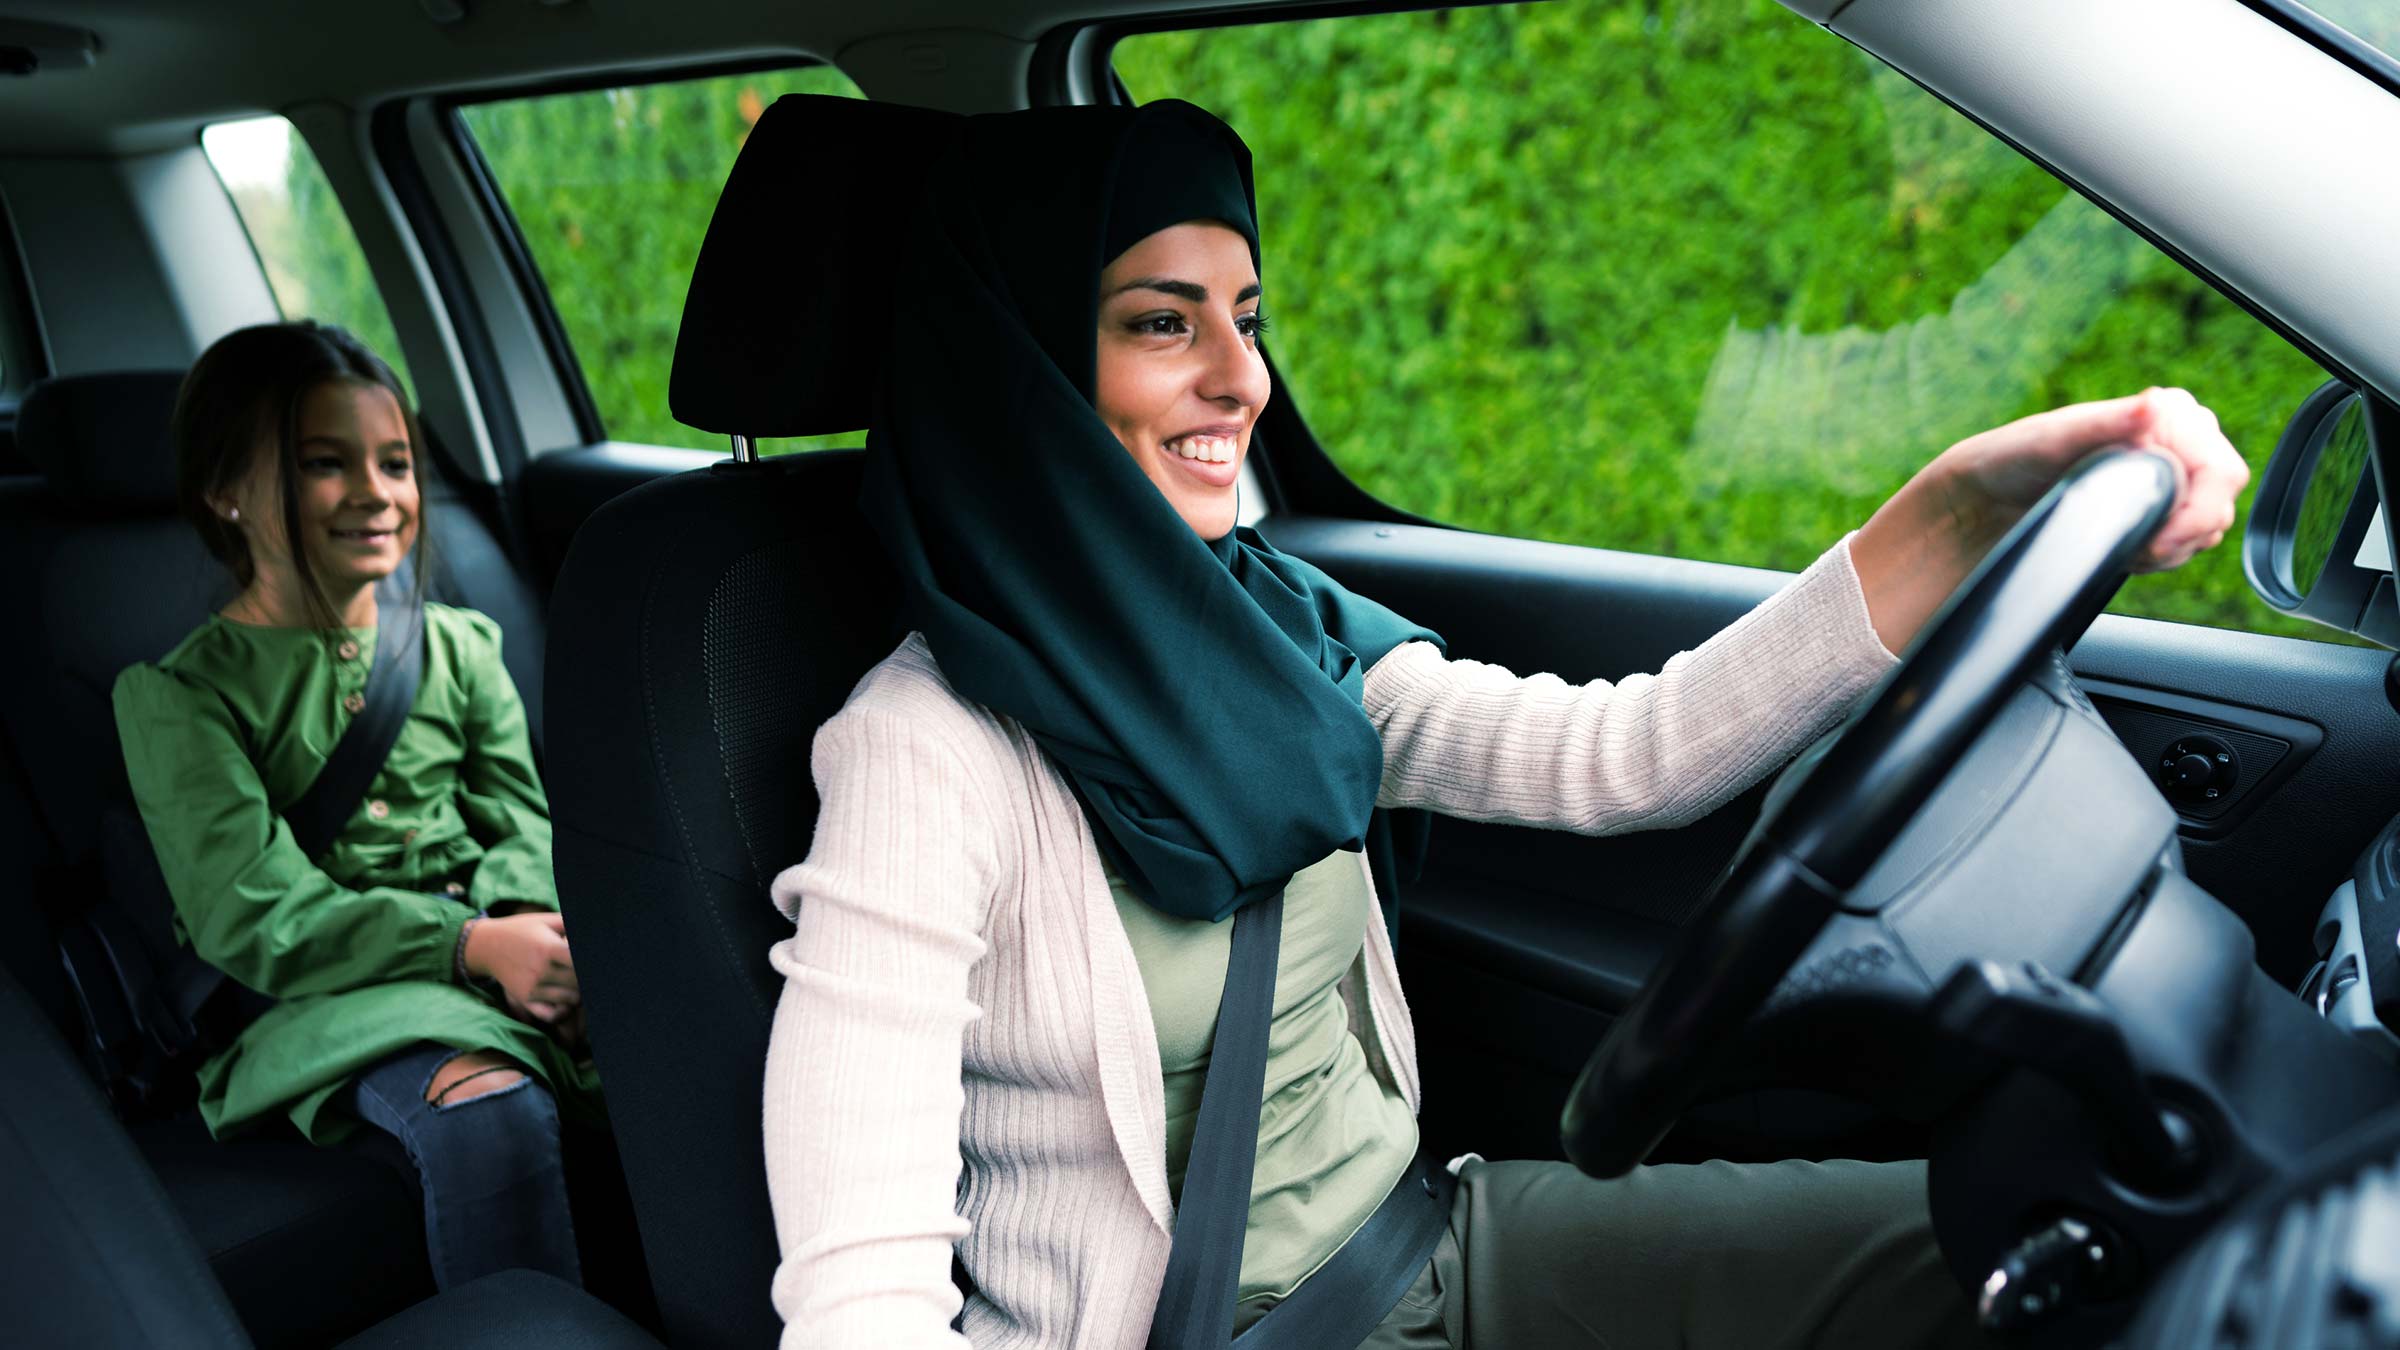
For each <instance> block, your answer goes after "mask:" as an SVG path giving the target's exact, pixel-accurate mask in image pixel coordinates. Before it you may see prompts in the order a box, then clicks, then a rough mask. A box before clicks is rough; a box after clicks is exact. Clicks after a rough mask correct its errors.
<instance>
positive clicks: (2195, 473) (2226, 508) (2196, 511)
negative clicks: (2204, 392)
mask: <svg viewBox="0 0 2400 1350" xmlns="http://www.w3.org/2000/svg"><path fill="white" fill-rule="evenodd" d="M2141 398H2142V399H2143V400H2144V401H2145V403H2146V404H2147V406H2148V408H2149V424H2148V426H2147V427H2146V428H2145V430H2144V431H2143V432H2142V433H2140V434H2138V435H2136V436H2134V437H2132V438H2131V440H2132V442H2133V443H2134V444H2136V445H2139V446H2141V447H2143V448H2144V449H2150V450H2156V451H2159V452H2160V453H2162V454H2164V455H2166V456H2167V457H2168V458H2169V459H2170V460H2172V461H2173V462H2174V464H2175V466H2176V469H2177V471H2178V476H2179V477H2180V478H2181V479H2182V490H2181V491H2180V492H2179V493H2178V494H2177V497H2176V502H2175V508H2174V510H2173V511H2171V512H2169V513H2168V516H2167V520H2166V523H2165V524H2164V525H2162V526H2160V527H2159V531H2158V533H2157V534H2156V535H2155V536H2153V538H2152V539H2151V542H2150V546H2149V548H2148V549H2147V550H2145V551H2144V554H2143V557H2142V560H2141V562H2140V564H2139V566H2140V568H2141V570H2144V571H2165V570H2167V569H2170V568H2175V567H2180V566H2182V565H2183V564H2184V563H2185V562H2187V561H2189V560H2190V559H2191V557H2192V556H2193V555H2194V554H2196V553H2198V552H2200V551H2201V550H2203V549H2208V548H2213V547H2215V546H2216V545H2217V544H2218V543H2219V542H2221V541H2222V540H2223V539H2224V537H2225V532H2226V531H2227V530H2229V529H2231V528H2232V527H2233V522H2234V519H2235V512H2234V502H2235V500H2236V499H2237V498H2239V497H2240V496H2241V492H2242V489H2243V488H2245V487H2247V486H2249V483H2250V466H2249V465H2248V464H2247V463H2245V462H2244V461H2243V459H2242V457H2241V454H2240V452H2238V451H2236V450H2235V449H2234V448H2233V443H2232V442H2231V441H2229V440H2227V439H2226V438H2225V433H2224V430H2223V429H2222V428H2221V427H2219V426H2218V424H2217V415H2216V414H2215V413H2213V412H2210V411H2209V410H2208V409H2207V408H2206V407H2204V406H2202V405H2201V403H2200V402H2199V400H2197V399H2195V398H2193V397H2192V396H2191V394H2190V393H2189V392H2188V391H2186V390H2182V389H2152V390H2147V391H2145V392H2144V393H2143V394H2142V395H2141Z"/></svg>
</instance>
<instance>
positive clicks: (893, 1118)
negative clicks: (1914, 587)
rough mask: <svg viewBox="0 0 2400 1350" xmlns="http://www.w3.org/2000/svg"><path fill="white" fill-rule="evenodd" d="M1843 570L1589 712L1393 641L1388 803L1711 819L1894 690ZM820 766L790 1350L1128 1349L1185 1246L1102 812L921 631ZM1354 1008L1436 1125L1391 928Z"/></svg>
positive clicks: (1606, 688) (1847, 567) (1590, 696)
mask: <svg viewBox="0 0 2400 1350" xmlns="http://www.w3.org/2000/svg"><path fill="white" fill-rule="evenodd" d="M1848 543H1849V541H1848V540H1847V539H1845V540H1844V541H1842V543H1840V544H1836V545H1835V546H1834V547H1833V548H1832V549H1830V550H1829V551H1827V552H1826V554H1825V555H1824V556H1823V557H1821V558H1819V559H1818V560H1817V561H1816V563H1815V564H1814V565H1812V566H1811V567H1810V568H1809V569H1808V571H1807V572H1805V573H1804V574H1802V575H1801V576H1800V577H1799V578H1798V579H1797V580H1796V581H1794V582H1793V583H1792V584H1791V585H1789V586H1787V587H1785V588H1784V589H1783V590H1782V591H1781V592H1779V593H1778V594H1777V595H1776V596H1775V597H1774V598H1772V599H1770V600H1768V601H1766V602H1765V603H1763V604H1761V605H1760V606H1759V607H1758V608H1757V609H1755V610H1752V611H1751V612H1750V613H1749V614H1747V615H1745V616H1743V617H1742V618H1741V619H1740V620H1738V621H1737V622H1735V623H1734V624H1732V625H1731V626H1730V627H1728V628H1726V629H1725V630H1724V631H1723V632H1721V633H1719V634H1717V635H1716V636H1715V637H1712V638H1710V639H1709V640H1708V641H1707V642H1705V643H1702V644H1701V645H1700V646H1699V647H1698V648H1696V649H1694V650H1692V651H1689V652H1685V653H1682V654H1680V655H1678V656H1676V657H1675V658H1674V659H1672V660H1670V661H1668V662H1667V664H1666V666H1665V668H1664V669H1663V670H1661V671H1660V672H1659V674H1657V675H1656V676H1649V675H1634V676H1630V677H1628V678H1626V679H1624V680H1623V681H1620V682H1618V683H1616V684H1613V685H1612V684H1610V683H1608V682H1607V681H1604V680H1595V681H1593V682H1591V683H1589V684H1585V685H1581V686H1572V685H1568V684H1566V683H1565V682H1563V681H1561V680H1559V679H1558V678H1556V677H1555V676H1550V675H1535V676H1530V677H1524V678H1520V677H1518V676H1515V675H1512V674H1510V673H1509V672H1508V671H1506V670H1503V669H1501V668H1499V667H1497V666H1491V665H1483V664H1479V663H1477V662H1474V661H1451V660H1445V659H1444V658H1443V657H1442V655H1441V653H1440V652H1439V651H1437V650H1436V649H1435V648H1434V647H1432V646H1431V645H1430V644H1427V643H1422V642H1414V643H1407V644H1404V645H1402V646H1400V647H1398V648H1396V649H1395V650H1393V651H1392V652H1391V653H1390V654H1388V655H1387V656H1385V657H1384V658H1383V659H1382V660H1380V661H1378V662H1377V663H1376V664H1375V666H1374V668H1373V669H1371V670H1369V671H1368V672H1367V676H1366V693H1365V698H1366V709H1367V713H1368V716H1369V717H1370V718H1372V719H1373V721H1374V723H1375V726H1376V728H1377V730H1378V731H1379V732H1380V733H1381V735H1382V741H1383V751H1384V767H1383V782H1382V787H1381V790H1380V792H1379V794H1378V796H1377V801H1378V804H1379V805H1383V806H1395V807H1424V808H1428V809H1431V810H1435V811H1439V812H1442V813H1444V814H1446V815H1452V816H1458V817H1463V818H1466V819H1472V820H1500V821H1511V822H1516V823H1519V824H1526V825H1540V826H1548V827H1552V828H1557V829H1567V830H1575V831H1578V832H1581V833H1585V834H1604V833H1611V832H1615V831H1623V830H1635V829H1652V828H1661V827H1666V826H1671V825H1679V824H1682V823H1684V822H1686V821H1689V820H1693V819H1695V818H1697V817H1699V816H1701V815H1703V814H1705V813H1706V812H1708V811H1709V810H1711V809H1712V808H1714V807H1716V806H1718V805H1719V804H1721V803H1723V802H1724V801H1726V800H1727V799H1728V798H1730V797H1733V796H1735V795H1736V794H1738V793H1739V792H1740V791H1741V790H1742V789H1743V788H1745V787H1747V786H1749V785H1750V784H1752V783H1754V782H1756V781H1757V780H1758V779H1759V778H1760V777H1762V776H1763V775H1764V774H1765V773H1766V772H1767V771H1768V770H1769V769H1771V768H1773V767H1774V766H1775V765H1777V764H1779V763H1781V762H1782V761H1783V760H1784V759H1786V758H1787V757H1788V756H1789V755H1791V754H1792V753H1793V752H1795V751H1796V750H1797V749H1798V748H1799V747H1800V746H1802V745H1805V744H1806V743H1807V742H1808V741H1809V740H1811V739H1812V738H1814V737H1815V736H1817V735H1818V734H1819V733H1821V732H1822V731H1824V730H1825V729H1826V728H1827V727H1828V726H1830V725H1831V724H1832V723H1833V722H1834V721H1836V720H1837V719H1838V718H1839V717H1840V716H1841V714H1842V713H1843V712H1844V710H1845V709H1846V708H1847V707H1848V706H1849V705H1850V703H1851V702H1852V700H1853V699H1855V698H1856V697H1857V696H1858V695H1859V693H1860V692H1861V691H1863V690H1865V689H1866V688H1867V687H1869V686H1870V685H1871V684H1873V683H1874V682H1875V680H1876V679H1878V678H1879V677H1880V676H1881V675H1882V674H1883V673H1884V671H1885V670H1886V669H1888V668H1889V667H1890V665H1891V664H1892V657H1891V654H1890V653H1889V652H1887V651H1885V650H1884V648H1883V645H1882V644H1881V642H1879V641H1878V640H1877V638H1876V636H1875V633H1874V630H1873V628H1872V627H1871V626H1870V624H1869V622H1868V616H1867V610H1866V602H1865V599H1864V597H1863V595H1862V593H1861V591H1860V589H1859V583H1858V577H1857V573H1856V571H1855V570H1854V569H1853V567H1852V565H1851V562H1850V555H1849V548H1848ZM814 768H815V773H816V784H817V791H818V793H819V795H820V797H821V799H822V801H823V803H824V805H823V809H822V813H821V814H820V816H819V817H818V821H817V829H816V837H815V841H814V843H813V845H812V847H811V848H810V850H809V855H808V859H807V861H805V862H803V863H800V864H799V865H797V866H795V867H792V868H789V869H787V870H786V871H785V872H784V873H783V874H782V875H781V876H779V877H777V878H776V880H775V885H774V898H775V903H776V904H777V905H778V906H779V907H780V908H781V909H782V910H783V911H784V913H786V914H791V915H795V916H796V918H797V925H796V927H795V929H794V931H793V934H792V936H791V937H790V938H788V939H786V940H784V941H782V942H779V943H777V944H776V945H775V947H774V950H773V952H772V959H773V962H774V965H775V968H776V969H777V970H779V971H781V972H783V974H784V976H785V978H786V983H785V986H784V992H783V998H782V1002H781V1004H780V1006H779V1007H778V1008H777V1009H776V1013H775V1028H774V1038H773V1041H772V1043H771V1045H770V1047H769V1050H768V1053H767V1069H766V1097H765V1112H766V1115H765V1129H766V1155H767V1156H766V1162H767V1181H768V1189H769V1191H770V1193H771V1195H772V1198H773V1201H774V1208H775V1225H776V1233H777V1237H778V1239H779V1241H780V1243H781V1246H782V1257H783V1259H782V1264H781V1265H780V1267H779V1268H778V1269H777V1271H776V1274H775V1281H774V1288H773V1297H774V1301H775V1307H776V1310H777V1311H778V1312H779V1313H781V1314H782V1316H783V1319H784V1334H783V1346H784V1350H798V1348H799V1347H807V1346H838V1347H843V1348H844V1350H863V1348H864V1347H870V1346H872V1347H909V1348H911V1350H914V1348H915V1347H926V1348H927V1350H932V1348H933V1347H944V1348H945V1350H957V1348H958V1347H963V1346H968V1345H972V1346H974V1347H976V1348H977V1350H996V1348H997V1347H1004V1346H1006V1347H1017V1346H1034V1347H1074V1348H1075V1350H1084V1348H1086V1347H1089V1348H1090V1350H1137V1348H1138V1347H1140V1346H1141V1345H1142V1343H1143V1340H1144V1338H1145V1336H1146V1335H1147V1334H1148V1330H1149V1325H1150V1314H1151V1309H1152V1307H1153V1305H1154V1304H1155V1302H1156V1300H1157V1295H1158V1288H1159V1282H1160V1279H1161V1278H1162V1275H1163V1273H1164V1271H1165V1268H1166V1260H1167V1246H1168V1239H1169V1235H1170V1234H1171V1233H1172V1231H1173V1227H1174V1211H1173V1208H1172V1206H1171V1204H1170V1203H1169V1200H1168V1197H1167V1178H1166V1159H1165V1135H1166V1125H1165V1104H1164V1090H1163V1088H1162V1086H1161V1082H1160V1076H1159V1068H1158V1045H1157V1038H1156V1032H1155V1029H1154V1027H1153V1024H1152V1021H1151V1017H1150V1011H1149V1004H1148V1000H1147V998H1146V997H1145V995H1144V993H1143V991H1142V981H1141V973H1140V971H1139V969H1138V968H1137V967H1136V965H1135V962H1134V956H1133V950H1132V948H1131V946H1130V945H1129V944H1128V943H1127V941H1126V938H1125V932H1124V928H1123V926H1122V925H1121V924H1120V922H1119V921H1118V918H1117V915H1116V911H1115V908H1114V901H1113V900H1112V899H1111V897H1110V894H1109V889H1108V884H1107V882H1106V881H1105V880H1104V879H1103V877H1102V876H1101V871H1100V860H1099V854H1098V852H1097V851H1096V850H1095V848H1094V846H1093V844H1092V841H1091V837H1090V835H1089V834H1088V833H1087V832H1086V828H1085V823H1084V817H1083V813H1082V812H1081V810H1079V809H1078V808H1077V806H1076V804H1075V800H1074V798H1073V796H1072V795H1070V793H1069V792H1068V790H1067V787H1066V784H1065V781H1064V780H1063V779H1062V778H1061V777H1060V776H1059V774H1058V772H1057V771H1056V770H1055V769H1054V768H1052V767H1051V764H1050V762H1049V760H1048V759H1047V758H1046V757H1045V756H1044V755H1043V754H1042V752H1041V751H1040V750H1039V749H1038V748H1037V747H1036V745H1035V744H1034V741H1033V739H1032V737H1031V736H1030V735H1028V734H1027V733H1026V731H1025V730H1024V729H1023V728H1022V727H1021V726H1019V725H1018V724H1017V723H1016V722H1015V721H1014V720H1012V719H1010V718H1007V717H1002V716H997V715H995V714H993V713H992V712H990V711H988V710H986V709H984V708H982V707H980V706H978V705H975V704H973V703H969V702H967V701H966V700H965V699H963V698H961V697H960V696H959V695H958V694H957V693H955V692H953V691H952V689H951V688H950V686H949V684H948V683H947V682H945V681H944V680H943V678H942V673H941V670H940V669H939V668H938V667H937V666H936V665H935V664H934V660H933V656H932V654H931V653H930V652H929V651H928V650H927V649H926V647H925V643H924V640H923V638H922V637H920V636H916V635H911V636H910V637H909V638H908V640H907V641H905V642H903V643H901V645H900V647H899V648H898V649H897V650H896V651H894V652H893V653H892V654H891V655H890V656H888V657H886V658H884V660H883V661H882V662H881V663H880V664H878V665H877V666H876V667H875V668H874V669H873V670H870V671H869V672H867V675H866V677H865V678H864V679H862V680H860V681H859V684H858V687H857V688H856V689H855V690H853V691H852V693H851V695H850V699H849V702H848V703H847V704H846V705H845V706H844V707H843V709H842V710H841V712H840V713H839V714H837V715H836V716H835V717H834V718H833V719H832V720H831V721H829V722H827V723H826V724H825V726H824V727H823V728H822V729H821V730H820V731H819V732H818V733H817V738H816V745H815V752H814ZM1360 866H1361V868H1362V869H1363V868H1364V867H1365V859H1364V857H1363V855H1362V856H1361V859H1360ZM1371 885H1372V883H1371V882H1370V886H1371ZM1341 987H1342V993H1343V997H1344V999H1345V1001H1346V1002H1347V1003H1348V1005H1349V1007H1350V1009H1351V1022H1352V1026H1353V1028H1354V1029H1355V1030H1356V1031H1357V1032H1358V1033H1359V1036H1360V1040H1361V1043H1362V1045H1363V1047H1364V1048H1365V1049H1366V1051H1367V1058H1368V1061H1369V1063H1370V1064H1371V1065H1372V1066H1373V1068H1374V1070H1375V1072H1376V1074H1377V1076H1378V1077H1379V1078H1381V1079H1382V1081H1384V1082H1385V1083H1386V1084H1387V1085H1388V1086H1391V1087H1394V1088H1396V1089H1397V1090H1398V1091H1399V1092H1400V1093H1401V1094H1402V1095H1403V1096H1405V1097H1406V1099H1407V1101H1408V1103H1409V1105H1410V1107H1411V1109H1414V1108H1415V1107H1416V1105H1417V1102H1418V1083H1417V1063H1416V1040H1415V1034H1414V1031H1413V1029H1412V1027H1411V1024H1410V1022H1409V1015H1408V1005H1407V1003H1406V1002H1405V1001H1404V1000H1403V999H1402V998H1401V996H1400V986H1399V976H1398V972H1397V971H1396V969H1395V968H1394V966H1393V964H1392V953H1391V949H1390V946H1389V944H1388V943H1387V942H1386V939H1385V935H1384V924H1383V920H1382V914H1381V906H1380V904H1379V903H1378V905H1377V907H1376V912H1375V913H1374V914H1373V915H1371V916H1370V918H1369V921H1368V923H1367V942H1366V950H1365V951H1364V952H1363V953H1362V955H1361V958H1360V960H1359V961H1358V962H1357V963H1356V964H1355V965H1354V966H1353V967H1352V969H1351V972H1350V974H1349V976H1348V977H1347V978H1346V979H1345V980H1344V981H1343V983H1342V986H1341ZM1362 1008H1363V1010H1364V1012H1363V1015H1362ZM954 1249H955V1251H956V1253H957V1255H958V1256H959V1258H960V1259H961V1260H962V1261H963V1263H964V1265H965V1268H966V1270H967V1272H968V1274H969V1275H970V1277H971V1278H972V1280H973V1281H974V1284H975V1285H976V1287H977V1290H978V1292H977V1293H976V1295H975V1296H974V1297H972V1298H970V1299H968V1300H967V1301H966V1302H965V1305H964V1313H965V1316H964V1318H963V1319H960V1318H959V1313H960V1311H961V1302H960V1296H959V1292H958V1289H957V1287H956V1286H955V1285H953V1283H952V1282H951V1258H952V1254H953V1250H954ZM954 1319H955V1320H957V1329H953V1321H954ZM962 1333H963V1335H962Z"/></svg>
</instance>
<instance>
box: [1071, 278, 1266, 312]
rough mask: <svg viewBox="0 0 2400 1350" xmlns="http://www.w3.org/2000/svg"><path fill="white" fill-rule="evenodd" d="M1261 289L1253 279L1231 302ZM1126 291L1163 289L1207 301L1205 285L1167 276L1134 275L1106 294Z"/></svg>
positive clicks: (1197, 301) (1184, 297)
mask: <svg viewBox="0 0 2400 1350" xmlns="http://www.w3.org/2000/svg"><path fill="white" fill-rule="evenodd" d="M1261 289H1262V288H1261V287H1260V285H1259V284H1258V283H1257V282H1255V281H1253V282H1251V283H1250V284H1249V285H1247V286H1244V287H1243V288H1242V289H1241V293H1240V294H1238V295H1236V296H1234V297H1233V303H1235V304H1237V305H1238V304H1240V303H1242V302H1243V301H1245V300H1250V299H1254V298H1256V297H1257V296H1258V295H1259V293H1260V291H1261ZM1127 291H1163V292H1165V293H1166V294H1168V295H1172V296H1174V297H1175V298H1177V299H1179V300H1189V301H1191V302H1192V303H1193V304H1195V305H1201V304H1206V303H1208V288H1207V287H1206V286H1196V285H1194V284H1192V283H1191V282H1188V281H1176V280H1173V279H1172V278H1169V277H1136V278H1134V279H1133V280H1132V281H1128V282H1126V283H1125V284H1124V285H1122V286H1119V287H1117V288H1116V289H1115V290H1113V291H1110V292H1109V293H1108V294H1109V297H1110V298H1111V299H1114V298H1115V297H1117V296H1120V295H1123V294H1124V293H1125V292H1127Z"/></svg>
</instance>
